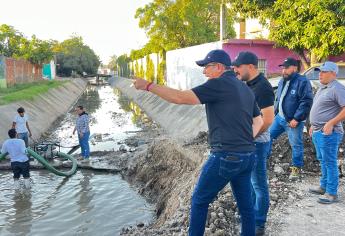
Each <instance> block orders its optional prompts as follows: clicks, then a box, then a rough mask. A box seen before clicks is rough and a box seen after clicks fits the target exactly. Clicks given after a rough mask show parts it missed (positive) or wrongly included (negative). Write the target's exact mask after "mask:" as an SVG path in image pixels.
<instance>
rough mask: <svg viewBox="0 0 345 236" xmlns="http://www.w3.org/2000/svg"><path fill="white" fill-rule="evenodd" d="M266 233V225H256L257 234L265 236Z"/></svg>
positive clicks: (256, 235) (257, 235)
mask: <svg viewBox="0 0 345 236" xmlns="http://www.w3.org/2000/svg"><path fill="white" fill-rule="evenodd" d="M264 235H265V227H262V226H257V227H255V236H264Z"/></svg>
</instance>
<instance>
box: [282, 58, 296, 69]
mask: <svg viewBox="0 0 345 236" xmlns="http://www.w3.org/2000/svg"><path fill="white" fill-rule="evenodd" d="M298 65H299V63H298V61H297V60H296V59H295V58H292V57H288V58H286V59H285V61H284V62H283V64H280V65H279V66H282V67H285V68H288V67H289V66H297V67H298Z"/></svg>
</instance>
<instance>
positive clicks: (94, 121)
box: [49, 86, 143, 152]
mask: <svg viewBox="0 0 345 236" xmlns="http://www.w3.org/2000/svg"><path fill="white" fill-rule="evenodd" d="M116 93H117V91H116V90H114V89H112V88H111V87H109V86H105V87H104V86H98V87H96V86H89V87H88V88H87V90H86V91H85V93H84V94H83V95H82V97H81V98H80V99H79V101H78V102H77V103H76V105H82V106H84V108H86V111H87V113H88V114H89V115H90V133H91V135H92V136H93V137H94V138H92V139H91V140H90V149H91V151H111V150H118V148H119V146H120V145H121V144H122V141H123V140H124V139H125V138H128V137H130V136H132V135H133V134H134V133H135V132H137V131H140V126H139V125H138V121H139V120H140V119H141V118H142V117H143V114H142V112H141V111H137V109H136V108H135V107H133V106H134V104H131V102H130V101H128V99H127V98H125V97H124V96H118V95H119V94H116ZM131 106H132V107H131ZM75 120H76V113H75V112H74V109H72V110H71V111H70V112H69V113H67V115H66V116H65V118H64V119H63V121H62V122H61V124H60V126H59V127H57V129H56V130H55V131H54V132H53V133H52V135H51V136H50V137H49V138H50V139H52V141H60V142H61V146H63V147H67V148H62V149H61V150H62V151H64V152H67V151H69V150H70V149H69V148H68V147H71V146H74V145H76V144H78V138H77V135H72V133H73V129H74V126H75ZM79 151H80V150H79Z"/></svg>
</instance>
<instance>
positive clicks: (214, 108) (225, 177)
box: [134, 50, 263, 236]
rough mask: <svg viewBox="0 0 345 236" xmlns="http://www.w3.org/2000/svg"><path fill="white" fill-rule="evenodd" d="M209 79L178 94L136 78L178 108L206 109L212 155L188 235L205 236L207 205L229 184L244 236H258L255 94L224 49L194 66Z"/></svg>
mask: <svg viewBox="0 0 345 236" xmlns="http://www.w3.org/2000/svg"><path fill="white" fill-rule="evenodd" d="M196 63H197V64H198V65H199V66H202V67H204V70H203V73H204V74H205V76H206V77H208V80H207V81H206V82H205V83H204V84H202V85H200V86H197V87H195V88H193V89H191V90H185V91H180V90H176V89H172V88H169V87H166V86H162V85H157V84H153V83H149V82H147V81H146V80H142V79H136V80H135V81H134V85H135V87H136V88H137V89H141V90H147V91H150V92H152V93H154V94H156V95H158V96H160V97H161V98H163V99H165V100H167V101H168V102H172V103H176V104H190V105H196V104H200V103H201V104H205V105H206V106H205V107H206V114H207V123H208V128H209V144H210V146H211V151H210V154H209V158H208V160H207V161H206V163H205V164H204V166H203V168H202V171H201V173H200V177H199V180H198V183H197V184H196V187H195V190H194V193H193V197H192V203H191V205H192V206H191V216H190V225H189V235H190V236H202V235H203V234H204V231H205V223H206V218H207V211H208V206H209V204H210V203H211V202H212V201H213V200H214V198H215V197H216V196H217V194H218V192H219V191H220V190H222V189H223V188H224V187H225V186H226V185H227V184H228V183H229V182H230V183H231V187H232V190H233V193H234V196H235V198H236V201H237V206H238V209H239V212H240V215H241V222H242V235H246V236H253V235H255V216H254V209H253V202H252V197H251V192H252V186H251V183H250V177H251V171H252V168H253V166H254V163H255V155H254V151H255V146H254V138H253V136H256V134H257V133H258V131H259V130H260V129H261V126H262V123H263V121H262V118H261V115H260V111H259V108H258V107H257V105H256V102H255V97H254V94H253V93H252V92H251V90H250V89H249V88H248V86H246V85H245V84H244V83H242V82H241V81H239V80H238V79H237V78H236V76H235V73H234V72H233V71H231V70H229V68H230V66H231V60H230V57H229V55H228V54H227V53H226V52H225V51H223V50H213V51H211V52H209V53H208V54H207V56H206V58H205V59H204V60H201V61H197V62H196Z"/></svg>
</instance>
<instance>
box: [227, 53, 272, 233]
mask: <svg viewBox="0 0 345 236" xmlns="http://www.w3.org/2000/svg"><path fill="white" fill-rule="evenodd" d="M232 65H233V66H234V70H235V73H236V74H237V77H238V78H239V79H240V80H242V81H245V82H246V83H247V85H248V86H249V88H251V90H252V91H253V92H254V95H255V100H256V102H257V104H258V106H259V108H260V110H261V114H262V119H263V121H264V124H263V126H262V127H261V130H260V131H259V134H258V135H257V136H256V137H255V148H256V150H255V154H256V165H255V168H254V169H253V171H252V178H251V181H252V185H253V189H254V192H253V194H254V195H255V198H254V199H255V202H254V204H255V205H254V210H255V227H256V230H255V232H256V235H264V233H265V223H266V219H267V213H268V209H269V205H270V199H269V190H268V181H267V174H266V172H267V167H266V166H267V159H268V156H269V150H270V133H269V132H268V127H269V126H270V125H271V124H272V122H273V119H274V92H273V88H272V86H271V84H270V83H269V82H268V81H267V79H266V78H265V76H264V75H263V74H262V73H260V72H259V70H258V57H257V56H256V55H255V54H254V53H252V52H247V51H245V52H240V53H239V54H238V56H237V57H236V59H235V61H234V62H233V63H232Z"/></svg>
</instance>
